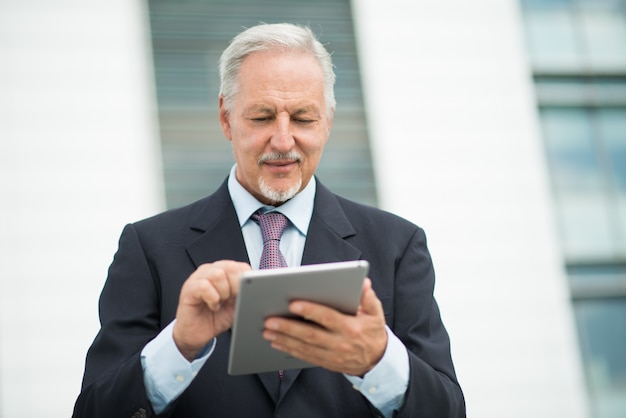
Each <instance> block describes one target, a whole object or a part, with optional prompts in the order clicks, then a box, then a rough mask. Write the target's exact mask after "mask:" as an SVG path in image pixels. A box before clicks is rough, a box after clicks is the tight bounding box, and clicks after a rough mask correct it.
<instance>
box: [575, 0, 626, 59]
mask: <svg viewBox="0 0 626 418" xmlns="http://www.w3.org/2000/svg"><path fill="white" fill-rule="evenodd" d="M580 29H581V36H582V38H583V42H584V45H585V53H586V55H587V56H588V58H589V64H590V66H591V67H592V68H597V69H599V70H603V71H606V70H618V69H626V18H625V16H624V15H623V14H619V13H617V14H616V13H615V12H614V11H611V10H607V11H589V12H586V13H582V14H581V15H580Z"/></svg>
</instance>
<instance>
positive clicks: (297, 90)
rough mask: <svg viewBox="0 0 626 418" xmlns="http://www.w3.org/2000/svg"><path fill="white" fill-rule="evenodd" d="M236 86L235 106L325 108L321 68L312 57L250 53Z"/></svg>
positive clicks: (299, 54)
mask: <svg viewBox="0 0 626 418" xmlns="http://www.w3.org/2000/svg"><path fill="white" fill-rule="evenodd" d="M238 84H239V89H238V93H237V97H236V102H240V104H242V105H244V106H246V107H248V106H252V105H254V106H261V105H263V106H266V107H268V106H269V107H273V106H275V105H292V106H293V105H296V104H297V106H298V107H308V108H310V107H319V108H323V107H324V106H325V103H324V74H323V72H322V68H321V66H320V64H319V62H318V61H317V60H316V59H315V57H313V56H311V55H309V54H305V53H302V52H285V51H281V50H278V51H263V52H255V53H252V54H250V55H249V56H248V57H246V58H245V59H244V61H243V63H242V66H241V70H240V72H239V75H238Z"/></svg>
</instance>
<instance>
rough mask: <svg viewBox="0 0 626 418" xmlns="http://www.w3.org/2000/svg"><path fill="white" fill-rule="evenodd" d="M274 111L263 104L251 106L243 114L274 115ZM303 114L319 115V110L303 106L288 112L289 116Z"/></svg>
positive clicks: (310, 106) (314, 107) (311, 106)
mask: <svg viewBox="0 0 626 418" xmlns="http://www.w3.org/2000/svg"><path fill="white" fill-rule="evenodd" d="M275 111H276V109H275V108H274V107H272V106H268V105H264V104H259V105H252V106H250V107H249V108H247V109H245V111H244V113H245V114H249V113H255V112H259V113H274V112H275ZM303 113H314V114H316V115H317V114H319V109H317V107H316V106H313V105H305V106H302V107H300V108H296V110H295V111H294V112H290V114H291V115H301V114H303Z"/></svg>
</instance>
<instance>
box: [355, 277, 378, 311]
mask: <svg viewBox="0 0 626 418" xmlns="http://www.w3.org/2000/svg"><path fill="white" fill-rule="evenodd" d="M382 309H383V305H382V303H381V302H380V300H379V299H378V296H376V292H374V289H373V288H372V281H371V280H370V278H369V277H366V278H365V280H363V289H362V293H361V302H360V304H359V312H361V313H364V314H367V315H379V314H380V313H381V312H382Z"/></svg>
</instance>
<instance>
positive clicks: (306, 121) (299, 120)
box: [293, 118, 315, 125]
mask: <svg viewBox="0 0 626 418" xmlns="http://www.w3.org/2000/svg"><path fill="white" fill-rule="evenodd" d="M293 121H294V122H296V123H299V124H301V125H308V124H311V123H313V122H315V120H314V119H307V118H293Z"/></svg>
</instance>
